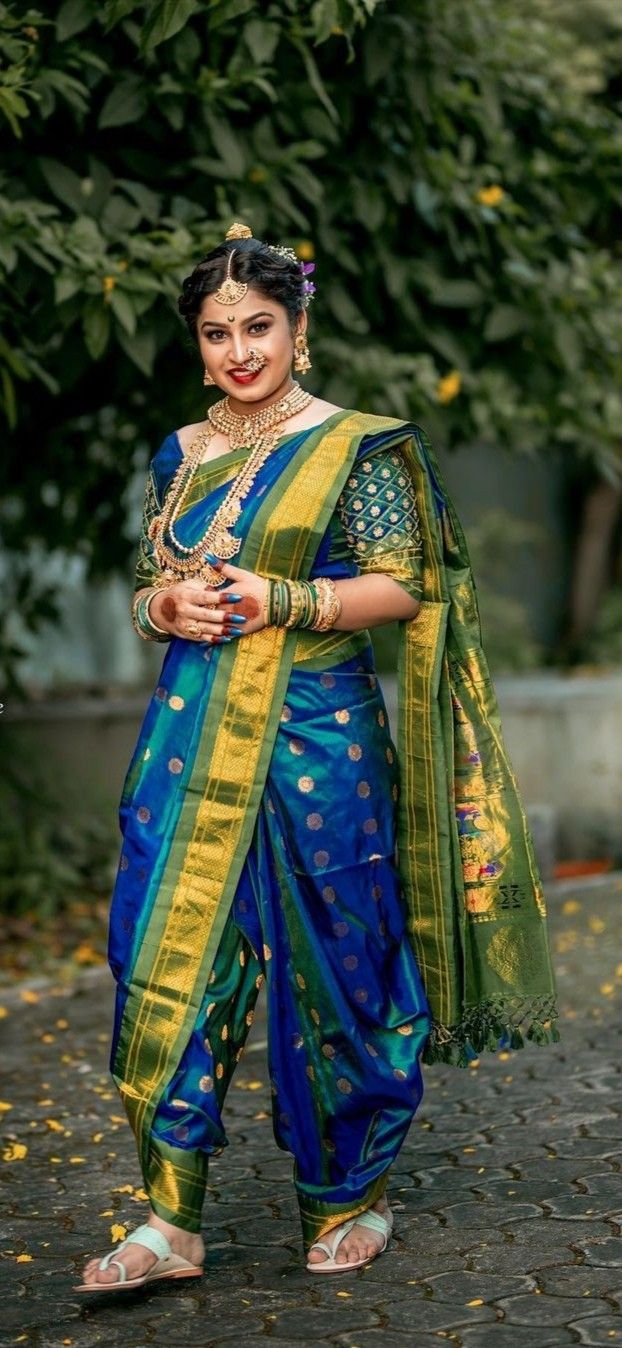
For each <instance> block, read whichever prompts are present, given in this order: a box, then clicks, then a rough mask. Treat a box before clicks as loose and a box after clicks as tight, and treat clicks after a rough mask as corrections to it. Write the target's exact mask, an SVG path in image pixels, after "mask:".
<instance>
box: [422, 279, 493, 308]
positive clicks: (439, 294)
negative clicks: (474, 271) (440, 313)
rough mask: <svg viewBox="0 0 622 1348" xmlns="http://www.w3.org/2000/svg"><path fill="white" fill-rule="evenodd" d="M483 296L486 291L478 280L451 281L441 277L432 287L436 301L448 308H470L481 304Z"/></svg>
mask: <svg viewBox="0 0 622 1348" xmlns="http://www.w3.org/2000/svg"><path fill="white" fill-rule="evenodd" d="M483 298H484V292H483V290H482V288H481V286H479V285H478V284H477V282H476V281H467V280H465V281H449V280H445V279H444V278H442V277H439V278H437V279H436V281H435V284H434V286H433V289H432V299H433V300H434V303H435V304H442V305H444V306H446V307H447V308H448V309H470V308H471V306H472V305H474V304H480V303H481V301H482V300H483Z"/></svg>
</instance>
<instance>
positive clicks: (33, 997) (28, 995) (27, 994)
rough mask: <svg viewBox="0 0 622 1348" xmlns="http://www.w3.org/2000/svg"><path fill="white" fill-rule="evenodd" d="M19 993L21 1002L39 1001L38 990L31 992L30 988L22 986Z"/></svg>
mask: <svg viewBox="0 0 622 1348" xmlns="http://www.w3.org/2000/svg"><path fill="white" fill-rule="evenodd" d="M19 995H20V997H21V999H22V1001H23V1002H30V1003H32V1002H38V1001H39V993H38V992H33V991H32V989H31V988H22V990H21V992H20V994H19Z"/></svg>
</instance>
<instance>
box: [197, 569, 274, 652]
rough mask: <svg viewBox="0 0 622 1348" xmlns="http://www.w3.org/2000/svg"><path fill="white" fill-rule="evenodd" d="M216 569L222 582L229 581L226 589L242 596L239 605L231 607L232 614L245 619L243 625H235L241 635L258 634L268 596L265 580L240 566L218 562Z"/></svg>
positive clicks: (263, 577) (262, 625) (263, 618)
mask: <svg viewBox="0 0 622 1348" xmlns="http://www.w3.org/2000/svg"><path fill="white" fill-rule="evenodd" d="M210 560H211V559H210ZM216 569H217V570H218V573H219V575H221V576H222V577H223V579H224V580H227V581H231V585H229V586H227V589H229V590H230V591H231V592H232V593H233V594H241V595H242V598H241V600H240V601H239V603H234V604H232V605H231V612H232V613H239V614H240V615H241V616H242V615H243V616H244V617H245V618H246V622H245V623H239V624H237V623H236V626H239V628H240V633H241V635H242V636H250V634H251V632H260V631H261V629H262V627H265V626H266V622H265V617H264V612H265V610H264V604H265V601H266V598H267V594H268V581H267V578H266V577H265V576H258V575H256V573H255V572H254V571H245V570H244V568H243V567H241V566H232V565H231V563H230V562H222V563H221V562H219V563H218V565H217V567H216Z"/></svg>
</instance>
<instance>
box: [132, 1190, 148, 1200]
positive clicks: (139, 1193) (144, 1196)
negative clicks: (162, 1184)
mask: <svg viewBox="0 0 622 1348" xmlns="http://www.w3.org/2000/svg"><path fill="white" fill-rule="evenodd" d="M148 1201H149V1194H148V1193H147V1191H146V1189H135V1190H134V1193H133V1194H132V1202H133V1203H147V1202H148Z"/></svg>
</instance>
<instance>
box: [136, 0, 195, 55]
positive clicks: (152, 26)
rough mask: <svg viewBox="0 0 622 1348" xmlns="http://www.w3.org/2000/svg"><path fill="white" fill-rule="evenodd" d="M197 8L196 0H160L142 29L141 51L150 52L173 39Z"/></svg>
mask: <svg viewBox="0 0 622 1348" xmlns="http://www.w3.org/2000/svg"><path fill="white" fill-rule="evenodd" d="M199 8H200V5H199V3H198V0H160V2H159V4H156V5H154V6H153V9H152V10H151V14H150V16H149V18H148V19H147V22H146V24H145V26H144V28H143V33H142V41H141V48H142V51H143V52H144V53H145V54H146V53H148V52H152V51H154V50H155V48H156V47H158V46H159V45H160V43H161V42H167V41H168V39H169V38H171V37H174V36H175V33H178V32H179V31H180V29H181V28H183V27H184V25H185V24H186V23H187V22H188V19H190V18H192V15H193V14H196V13H197V10H198V9H199Z"/></svg>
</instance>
